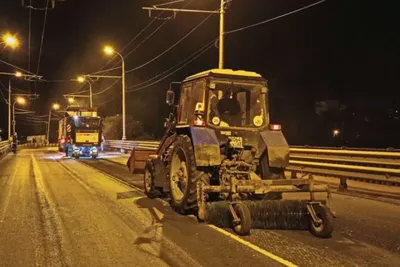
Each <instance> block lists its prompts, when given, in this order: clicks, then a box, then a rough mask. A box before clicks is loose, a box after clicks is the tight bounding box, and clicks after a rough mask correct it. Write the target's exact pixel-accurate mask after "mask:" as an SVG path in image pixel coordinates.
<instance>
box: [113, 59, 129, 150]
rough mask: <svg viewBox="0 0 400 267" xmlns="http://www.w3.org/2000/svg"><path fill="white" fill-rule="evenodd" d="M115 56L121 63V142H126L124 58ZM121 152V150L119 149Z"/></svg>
mask: <svg viewBox="0 0 400 267" xmlns="http://www.w3.org/2000/svg"><path fill="white" fill-rule="evenodd" d="M115 53H116V54H117V55H119V56H120V57H121V62H122V75H121V77H122V140H123V141H125V140H126V125H125V122H126V120H125V110H126V105H125V61H124V57H123V56H122V55H121V54H120V53H118V52H115ZM121 152H122V149H121Z"/></svg>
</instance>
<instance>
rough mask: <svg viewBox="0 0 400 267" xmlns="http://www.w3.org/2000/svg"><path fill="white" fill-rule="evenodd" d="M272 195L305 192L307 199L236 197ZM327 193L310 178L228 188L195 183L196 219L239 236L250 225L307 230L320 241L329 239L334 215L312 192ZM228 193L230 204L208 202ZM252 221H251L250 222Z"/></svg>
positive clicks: (243, 183)
mask: <svg viewBox="0 0 400 267" xmlns="http://www.w3.org/2000/svg"><path fill="white" fill-rule="evenodd" d="M271 192H275V193H283V192H284V193H299V192H308V193H309V195H310V197H309V199H308V200H267V199H263V200H261V199H260V200H254V199H253V200H249V199H248V200H240V197H238V195H239V194H243V193H244V194H259V195H264V194H268V193H271ZM318 192H322V193H327V201H328V203H330V202H331V193H330V189H329V186H328V185H316V184H314V180H313V177H312V175H309V178H308V179H291V180H289V179H281V180H237V179H236V178H235V177H234V176H233V177H231V179H230V184H229V185H224V186H212V185H206V184H204V183H203V182H201V181H200V182H198V184H197V199H198V207H199V209H198V217H199V218H200V219H201V220H204V221H206V222H210V223H213V224H216V225H217V226H221V227H226V226H229V225H230V226H231V227H232V228H233V230H234V231H235V232H236V233H237V234H239V235H248V234H249V233H250V230H251V228H252V226H255V227H257V228H263V229H308V230H310V232H311V233H312V234H313V235H315V236H317V237H321V238H327V237H330V236H331V233H332V231H333V218H334V214H333V212H331V210H330V209H329V208H328V207H327V206H326V202H327V201H326V200H316V198H315V193H318ZM212 193H220V194H221V193H222V194H223V193H225V194H229V195H230V196H231V197H230V201H226V200H225V201H221V202H219V201H218V202H208V200H209V199H210V194H212ZM253 220H254V221H253Z"/></svg>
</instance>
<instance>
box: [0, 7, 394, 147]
mask: <svg viewBox="0 0 400 267" xmlns="http://www.w3.org/2000/svg"><path fill="white" fill-rule="evenodd" d="M165 2H168V1H167V0H163V1H160V0H158V1H155V0H142V1H140V0H134V1H128V0H118V1H109V0H107V1H106V0H96V1H79V0H64V1H57V2H56V6H55V9H54V10H49V11H48V12H47V17H46V24H45V31H44V36H43V46H42V52H41V57H40V65H39V75H41V76H43V79H44V80H46V81H47V82H38V83H36V84H35V83H27V82H20V81H17V80H15V79H13V83H12V85H13V88H17V89H19V90H25V91H27V92H29V91H30V92H31V93H33V92H36V93H38V94H40V98H39V99H38V100H35V101H31V103H30V105H29V106H26V107H25V108H26V109H29V110H35V111H36V115H38V116H44V115H46V114H48V110H49V107H50V106H51V104H52V103H55V102H58V103H60V104H61V105H65V104H66V101H65V99H64V98H63V96H62V95H63V94H67V93H73V92H76V91H77V90H80V89H82V84H78V83H76V82H73V81H69V80H70V79H74V78H76V76H77V75H78V74H85V73H92V72H96V71H99V70H100V69H102V67H104V69H108V68H112V67H119V66H120V64H119V63H118V61H119V60H117V59H115V60H113V61H112V62H111V63H109V64H108V65H106V66H104V65H105V64H106V63H108V62H109V61H110V58H109V57H107V56H105V55H104V54H103V52H102V49H103V46H104V45H107V44H109V45H112V46H113V47H114V48H115V49H116V50H118V51H120V52H121V54H122V55H124V56H125V58H126V59H125V64H126V70H128V71H129V70H131V71H129V73H128V74H127V87H128V88H129V89H128V90H130V92H129V93H128V95H127V103H128V104H127V114H129V115H132V116H133V118H134V119H135V120H138V121H143V122H144V124H145V127H146V130H147V131H148V132H150V133H154V134H155V135H156V136H159V135H160V134H162V125H163V120H164V117H165V116H166V115H167V112H168V107H167V106H166V104H164V103H165V101H164V100H165V91H166V89H167V88H168V86H169V83H170V82H171V81H179V80H182V79H183V78H185V77H186V76H188V75H190V74H193V73H196V72H199V71H202V70H205V69H210V68H216V67H217V66H218V48H217V47H215V46H212V47H210V48H209V49H208V50H206V51H205V52H204V53H203V54H201V55H200V56H199V57H198V58H196V59H195V60H193V61H192V62H190V63H189V64H188V65H186V66H185V67H183V68H181V69H180V70H178V71H176V72H175V73H173V74H171V73H172V72H174V71H175V70H177V69H178V68H180V67H181V66H182V65H183V64H184V63H185V62H187V61H185V62H183V63H181V64H180V65H177V66H176V67H174V66H175V65H176V64H179V63H180V62H182V61H183V60H185V59H186V58H188V57H189V56H190V55H192V54H193V53H195V52H196V51H198V50H200V49H201V48H202V47H204V46H205V45H207V44H208V43H210V42H211V41H212V40H213V39H215V38H216V37H217V36H218V27H219V18H218V16H217V15H212V16H210V18H208V19H207V20H206V21H205V22H204V23H203V24H202V25H201V26H200V27H198V28H197V29H196V30H195V31H194V32H193V33H191V34H190V35H189V36H188V37H187V38H186V39H185V40H183V41H182V42H180V43H179V44H178V45H176V46H175V47H174V48H172V49H171V50H169V51H168V52H167V53H165V54H164V55H162V56H160V57H159V58H157V59H155V60H154V61H152V62H151V63H149V64H145V63H148V62H149V61H150V60H153V59H154V58H155V57H157V56H158V55H160V54H161V53H162V52H163V51H165V50H166V49H168V48H169V47H170V46H172V45H173V44H175V43H176V42H177V41H178V40H180V39H181V38H182V37H183V36H185V35H186V34H187V33H188V32H189V31H191V30H192V29H193V28H194V27H196V26H197V25H198V24H199V23H200V22H202V21H203V20H205V19H206V18H207V16H208V15H207V14H188V13H179V14H178V15H177V17H176V18H174V19H169V20H166V18H167V17H168V16H170V15H171V13H163V14H161V15H160V13H159V12H155V13H152V17H151V18H149V14H148V12H147V11H144V10H142V6H151V5H153V4H159V3H165ZM315 2H317V1H315V0H297V1H295V0H285V1H278V0H269V1H265V0H233V1H232V2H231V3H230V5H229V8H228V10H227V14H226V24H225V27H226V30H227V31H230V30H234V29H237V28H241V27H244V26H247V25H251V24H254V23H257V22H260V21H264V20H267V19H270V18H273V17H276V16H279V15H282V14H285V13H287V12H290V11H293V10H296V9H298V8H301V7H304V6H306V5H309V4H312V3H315ZM385 2H387V1H385ZM25 3H26V4H29V0H25ZM45 3H46V0H32V5H33V6H34V7H37V8H40V7H43V6H44V4H45ZM218 5H219V0H202V1H201V0H192V1H190V0H186V1H184V2H183V3H178V4H175V5H173V7H182V6H186V8H191V9H194V8H197V9H210V10H215V9H217V8H218ZM395 11H396V8H395V7H393V6H390V5H388V4H387V3H383V1H381V2H379V3H378V1H354V0H353V1H349V0H347V1H344V0H343V1H340V0H336V1H335V0H327V1H325V2H323V3H321V4H319V5H316V6H313V7H310V8H308V9H306V10H303V11H301V12H299V13H296V14H293V15H290V16H287V17H283V18H281V19H277V20H274V21H271V22H269V23H266V24H263V25H260V26H258V27H254V28H250V29H247V30H243V31H240V32H236V33H232V34H228V35H226V43H225V68H231V69H245V70H250V71H256V72H259V73H260V74H262V75H263V76H264V77H265V78H266V79H267V80H268V82H269V88H270V96H269V100H270V108H271V119H272V121H273V122H277V123H281V124H282V125H283V129H284V133H285V135H286V136H287V138H288V140H289V143H291V144H301V145H305V144H311V145H349V146H368V147H388V146H400V141H399V140H398V139H399V138H398V133H399V130H400V129H399V124H400V120H399V115H396V110H400V100H399V97H396V96H397V95H399V94H398V89H399V88H400V87H399V80H398V79H396V78H397V77H398V74H397V72H398V70H399V63H398V62H399V59H400V55H399V47H400V41H399V39H400V37H399V36H400V35H399V31H398V29H397V28H396V26H395V25H397V23H396V22H395V21H396V18H397V16H398V15H397V14H394V12H395ZM158 15H160V17H159V18H164V19H158V20H155V21H154V22H153V23H152V24H151V25H150V26H149V27H148V28H147V29H146V30H145V31H144V32H143V33H142V34H141V35H140V36H138V37H137V38H136V39H134V38H135V37H136V36H137V34H138V33H139V32H140V31H142V29H143V28H144V27H146V26H147V25H148V24H149V23H150V22H152V20H153V18H154V16H158ZM31 17H32V18H31V45H30V53H29V9H27V8H24V7H23V6H22V5H21V1H20V0H2V1H1V2H0V33H4V32H6V31H9V32H12V33H18V36H19V38H20V40H21V41H22V44H21V47H20V48H19V49H18V50H14V51H10V50H9V49H3V46H0V59H1V60H4V61H7V62H9V63H12V64H14V65H16V66H19V67H21V68H23V69H27V70H28V69H29V70H30V71H31V72H33V73H36V72H37V70H38V58H39V52H40V43H41V38H42V30H43V22H44V17H45V11H43V10H32V12H31ZM155 30H157V31H156V32H155V33H154V31H155ZM151 34H152V35H151ZM149 35H151V37H149ZM146 38H147V40H145V39H146ZM29 54H30V66H29V64H28V59H29ZM196 55H197V54H195V55H194V56H196ZM144 64H145V65H144ZM142 65H144V66H142ZM170 68H171V70H170V71H168V72H166V71H167V70H168V69H170ZM1 71H6V72H13V71H15V69H14V68H12V67H9V66H7V65H5V64H2V63H1V62H0V72H1ZM161 73H164V74H162V75H160V76H157V75H159V74H161ZM103 74H106V75H120V69H116V70H113V71H110V72H105V73H103ZM396 74H397V75H396ZM155 76H157V77H155ZM165 76H168V77H166V78H165V79H162V78H164V77H165ZM149 80H150V81H149ZM158 80H160V81H158ZM0 81H1V82H2V83H3V84H4V85H5V86H6V87H7V86H8V77H6V76H0ZM156 81H158V82H156ZM113 83H115V84H114V85H112V84H113ZM151 83H154V84H152V85H150V84H151ZM110 85H112V86H111V87H110ZM146 85H150V86H147V87H144V86H146ZM143 87H144V88H143ZM86 88H87V87H86ZM84 89H85V88H83V89H82V90H84ZM133 89H138V90H137V91H132V90H133ZM0 90H2V92H3V94H5V95H6V90H5V88H2V86H1V84H0ZM93 91H94V93H98V92H101V93H100V94H98V95H96V96H95V97H94V105H95V106H99V107H100V115H101V116H109V115H115V114H119V113H121V105H120V102H121V84H120V82H119V81H116V80H111V79H101V80H99V81H97V82H95V83H94V84H93ZM396 93H397V94H396ZM327 100H337V101H339V103H340V106H342V107H345V108H344V109H343V108H339V110H341V111H340V112H339V113H335V114H328V115H323V116H322V117H321V116H318V115H316V114H315V103H316V102H317V101H327ZM333 113H334V112H333ZM0 114H1V116H0V128H3V129H6V128H7V121H6V119H7V106H6V104H5V102H4V101H3V98H2V96H1V94H0ZM161 114H162V115H161ZM396 116H397V117H396ZM18 118H20V119H19V120H18ZM18 118H17V128H18V130H17V131H18V132H19V134H20V135H27V134H36V133H39V132H40V131H42V132H43V131H44V128H43V127H44V125H43V127H42V128H40V127H35V126H33V125H34V124H35V123H32V122H29V119H27V118H26V116H25V118H23V117H22V116H18ZM43 118H44V117H35V118H34V119H35V120H41V119H43ZM356 118H357V119H356ZM374 121H376V123H374ZM383 122H384V123H383ZM55 124H56V123H53V125H54V129H53V130H54V131H55ZM335 127H337V128H340V129H341V131H342V132H343V136H342V137H341V138H336V140H333V139H332V136H330V135H331V132H332V131H331V130H332V129H333V128H335ZM396 131H397V132H396ZM382 132H383V133H384V134H386V135H384V134H383V133H382ZM360 136H361V137H360ZM357 138H358V139H357Z"/></svg>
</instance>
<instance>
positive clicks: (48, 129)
mask: <svg viewBox="0 0 400 267" xmlns="http://www.w3.org/2000/svg"><path fill="white" fill-rule="evenodd" d="M59 108H60V105H59V104H57V103H55V104H53V106H52V107H51V108H50V109H49V121H48V122H47V144H50V122H51V110H52V109H54V110H57V109H59Z"/></svg>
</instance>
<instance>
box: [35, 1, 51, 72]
mask: <svg viewBox="0 0 400 267" xmlns="http://www.w3.org/2000/svg"><path fill="white" fill-rule="evenodd" d="M48 6H49V0H46V7H48ZM47 10H48V9H47V8H46V10H45V11H44V20H43V28H42V37H41V39H40V48H39V58H38V64H37V67H36V75H39V69H40V58H41V57H42V49H43V40H44V33H45V31H46V21H47Z"/></svg>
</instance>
